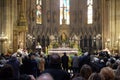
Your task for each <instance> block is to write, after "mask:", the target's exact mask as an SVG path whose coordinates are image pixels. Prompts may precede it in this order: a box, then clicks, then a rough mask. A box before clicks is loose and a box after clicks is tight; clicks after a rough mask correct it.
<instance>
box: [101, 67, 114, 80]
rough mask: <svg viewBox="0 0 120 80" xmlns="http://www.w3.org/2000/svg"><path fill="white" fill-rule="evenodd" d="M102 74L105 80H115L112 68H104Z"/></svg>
mask: <svg viewBox="0 0 120 80" xmlns="http://www.w3.org/2000/svg"><path fill="white" fill-rule="evenodd" d="M100 74H101V75H103V76H104V77H105V80H114V77H115V74H114V71H113V69H112V68H110V67H104V68H102V69H101V71H100Z"/></svg>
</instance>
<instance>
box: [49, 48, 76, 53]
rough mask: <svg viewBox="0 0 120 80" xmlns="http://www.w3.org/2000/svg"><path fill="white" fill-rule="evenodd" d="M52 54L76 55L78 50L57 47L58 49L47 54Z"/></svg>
mask: <svg viewBox="0 0 120 80" xmlns="http://www.w3.org/2000/svg"><path fill="white" fill-rule="evenodd" d="M52 53H57V54H62V53H67V54H75V53H76V54H77V53H78V49H77V48H69V47H59V48H52V49H49V50H48V54H52Z"/></svg>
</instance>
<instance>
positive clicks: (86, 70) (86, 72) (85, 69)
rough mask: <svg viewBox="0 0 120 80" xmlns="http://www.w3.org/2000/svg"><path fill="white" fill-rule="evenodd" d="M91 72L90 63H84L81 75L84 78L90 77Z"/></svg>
mask: <svg viewBox="0 0 120 80" xmlns="http://www.w3.org/2000/svg"><path fill="white" fill-rule="evenodd" d="M91 74H92V69H91V67H90V66H89V65H87V64H85V65H83V66H82V68H81V70H80V75H81V76H82V77H83V78H85V79H88V78H89V76H90V75H91Z"/></svg>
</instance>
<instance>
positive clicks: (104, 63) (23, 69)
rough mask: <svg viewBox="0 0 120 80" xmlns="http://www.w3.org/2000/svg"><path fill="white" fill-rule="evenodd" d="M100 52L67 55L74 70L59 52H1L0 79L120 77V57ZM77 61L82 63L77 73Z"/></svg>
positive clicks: (108, 79) (116, 79)
mask: <svg viewBox="0 0 120 80" xmlns="http://www.w3.org/2000/svg"><path fill="white" fill-rule="evenodd" d="M99 54H100V55H99ZM99 54H94V55H91V54H88V52H87V54H86V53H85V54H84V53H83V55H77V56H76V54H75V55H71V56H68V55H67V54H66V56H68V57H67V59H66V63H65V64H68V63H69V64H70V65H71V69H69V68H68V66H67V69H65V68H64V66H63V62H64V60H62V56H61V57H60V56H59V55H58V54H51V55H47V56H45V55H44V56H43V55H41V54H39V56H38V55H36V53H35V52H31V53H29V55H26V56H25V57H22V56H11V55H9V56H5V55H2V56H1V55H0V80H35V79H37V80H45V79H44V77H47V78H49V79H48V80H97V79H98V80H120V77H119V76H120V56H118V55H117V56H112V55H108V54H107V53H106V52H105V54H104V52H102V54H101V53H99ZM106 54H107V55H106ZM68 58H70V59H68ZM20 59H21V60H22V61H21V60H20ZM64 59H65V58H64ZM61 60H62V61H61ZM69 60H70V61H69ZM73 63H74V64H77V65H78V68H77V71H76V72H74V70H75V67H74V66H73Z"/></svg>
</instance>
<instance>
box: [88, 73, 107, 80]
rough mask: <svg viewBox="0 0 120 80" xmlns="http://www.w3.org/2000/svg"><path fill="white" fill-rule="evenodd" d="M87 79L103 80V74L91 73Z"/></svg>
mask: <svg viewBox="0 0 120 80" xmlns="http://www.w3.org/2000/svg"><path fill="white" fill-rule="evenodd" d="M88 80H105V78H104V76H103V75H101V74H99V73H92V74H91V75H90V77H89V78H88Z"/></svg>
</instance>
